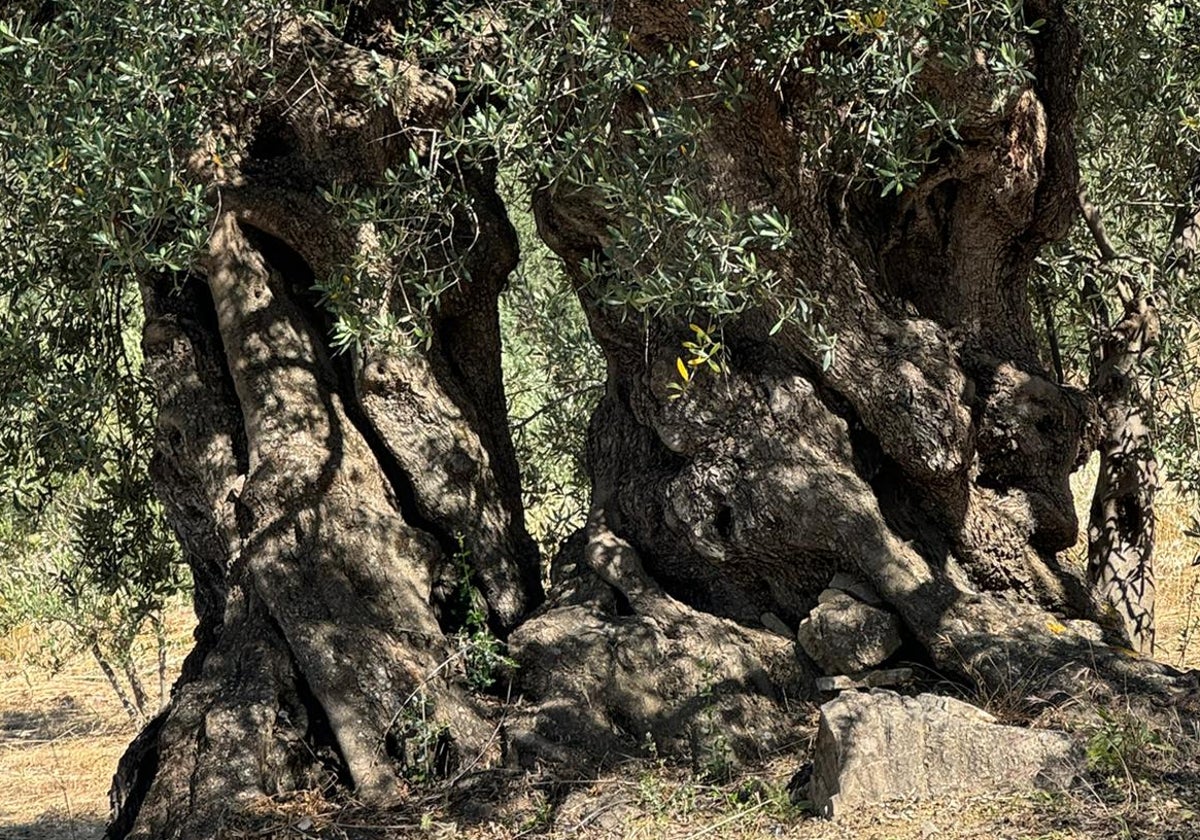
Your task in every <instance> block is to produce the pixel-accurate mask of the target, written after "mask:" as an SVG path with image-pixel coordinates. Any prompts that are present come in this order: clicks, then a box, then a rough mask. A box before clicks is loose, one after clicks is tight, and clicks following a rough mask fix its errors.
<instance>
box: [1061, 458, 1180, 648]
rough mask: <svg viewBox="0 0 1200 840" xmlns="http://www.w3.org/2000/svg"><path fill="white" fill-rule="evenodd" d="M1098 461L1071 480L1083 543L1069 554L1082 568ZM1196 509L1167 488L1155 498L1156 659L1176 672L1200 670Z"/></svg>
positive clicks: (1092, 462)
mask: <svg viewBox="0 0 1200 840" xmlns="http://www.w3.org/2000/svg"><path fill="white" fill-rule="evenodd" d="M1099 464H1100V457H1099V455H1093V456H1092V460H1091V461H1090V462H1089V463H1088V464H1087V466H1085V467H1084V468H1083V469H1081V470H1080V471H1079V472H1077V473H1075V475H1074V476H1072V477H1071V489H1072V491H1073V492H1074V496H1075V512H1076V513H1077V514H1078V517H1079V523H1080V534H1079V541H1078V542H1076V544H1075V547H1074V548H1073V549H1071V551H1069V552H1068V556H1070V557H1071V558H1072V559H1073V560H1074V561H1075V562H1076V563H1078V564H1080V566H1086V565H1087V522H1088V508H1089V506H1090V505H1091V502H1092V489H1093V488H1094V487H1095V485H1096V475H1097V473H1098V471H1099ZM1194 510H1195V508H1194V507H1193V506H1192V503H1191V502H1189V500H1188V499H1187V498H1185V497H1184V496H1183V495H1182V494H1180V493H1179V492H1178V491H1177V490H1175V489H1174V488H1173V487H1171V486H1170V485H1168V486H1167V487H1166V488H1165V489H1164V490H1163V491H1162V492H1161V493H1159V494H1158V497H1157V498H1156V500H1155V505H1154V513H1155V519H1156V532H1155V555H1154V565H1155V572H1156V575H1157V583H1158V593H1157V597H1158V600H1157V602H1156V606H1155V619H1156V621H1157V624H1158V637H1157V645H1156V650H1155V658H1156V659H1159V660H1161V661H1162V662H1166V663H1168V664H1170V665H1174V666H1176V667H1178V668H1200V566H1197V565H1193V563H1194V561H1195V560H1196V559H1197V558H1198V557H1200V543H1198V542H1197V540H1196V539H1195V538H1193V537H1189V536H1188V535H1187V533H1186V531H1187V528H1188V526H1189V524H1190V523H1191V518H1192V513H1193V511H1194Z"/></svg>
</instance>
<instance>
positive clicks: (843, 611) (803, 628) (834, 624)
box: [796, 593, 900, 674]
mask: <svg viewBox="0 0 1200 840" xmlns="http://www.w3.org/2000/svg"><path fill="white" fill-rule="evenodd" d="M796 638H797V639H798V640H799V642H800V647H802V648H803V649H804V652H805V653H807V654H808V655H809V656H810V657H811V658H812V660H813V661H814V662H816V663H817V664H818V665H819V666H820V667H821V670H822V671H824V672H825V673H826V674H857V673H859V672H860V671H866V670H867V669H869V668H873V667H875V666H876V665H878V664H879V663H881V662H883V661H884V660H885V659H887V658H888V657H889V656H891V655H892V654H893V653H895V652H896V650H897V648H899V647H900V619H899V618H897V617H896V615H895V614H893V613H890V612H887V611H885V610H881V609H878V608H876V607H871V606H868V605H866V604H864V603H862V602H860V601H857V600H855V599H854V598H851V597H850V596H849V595H846V594H844V593H838V595H837V596H836V597H833V598H830V599H829V600H827V601H825V602H824V603H820V604H817V606H816V607H814V608H813V611H812V612H811V613H809V614H808V618H806V619H804V621H802V622H800V629H799V630H798V631H797V633H796Z"/></svg>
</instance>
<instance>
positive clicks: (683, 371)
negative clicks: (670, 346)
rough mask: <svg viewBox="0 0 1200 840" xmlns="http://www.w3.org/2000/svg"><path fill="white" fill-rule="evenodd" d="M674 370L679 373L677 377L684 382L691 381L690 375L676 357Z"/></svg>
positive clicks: (685, 366)
mask: <svg viewBox="0 0 1200 840" xmlns="http://www.w3.org/2000/svg"><path fill="white" fill-rule="evenodd" d="M675 369H676V370H678V371H679V375H680V376H681V377H682V378H683V381H684V382H688V381H690V380H691V378H692V375H691V373H689V372H688V369H687V365H685V364H684V363H683V359H681V358H679V357H678V356H677V357H675Z"/></svg>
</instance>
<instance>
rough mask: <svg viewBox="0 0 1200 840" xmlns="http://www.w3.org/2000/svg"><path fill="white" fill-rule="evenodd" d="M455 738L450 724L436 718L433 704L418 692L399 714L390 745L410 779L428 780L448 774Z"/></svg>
mask: <svg viewBox="0 0 1200 840" xmlns="http://www.w3.org/2000/svg"><path fill="white" fill-rule="evenodd" d="M453 742H454V741H453V738H451V736H450V727H448V726H446V725H445V724H444V723H443V724H438V723H435V722H434V720H433V716H432V704H430V702H429V699H428V698H427V697H426V696H425V694H424V693H423V692H417V693H414V694H413V696H412V697H410V698H409V700H408V702H407V703H405V704H404V706H403V708H402V709H401V710H400V712H399V713H398V714H397V715H396V719H395V722H394V723H393V724H392V727H391V730H390V731H389V733H388V743H387V748H388V753H389V754H390V755H391V756H392V758H393V759H394V760H395V761H397V762H398V763H399V765H400V774H401V775H402V776H403V777H404V778H405V779H406V780H407V781H409V782H412V783H413V784H428V783H429V782H432V781H435V780H437V779H444V778H446V776H447V775H449V771H450V767H451V763H452V758H453V756H452V750H453Z"/></svg>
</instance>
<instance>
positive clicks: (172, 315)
mask: <svg viewBox="0 0 1200 840" xmlns="http://www.w3.org/2000/svg"><path fill="white" fill-rule="evenodd" d="M267 34H269V35H270V37H271V43H272V49H273V50H274V55H275V58H276V65H275V67H276V76H275V78H274V79H273V81H272V83H271V86H270V90H269V92H268V95H266V96H265V97H262V98H261V99H260V100H259V101H260V102H261V103H263V104H261V105H260V106H258V109H257V110H256V111H254V112H253V113H252V114H249V113H246V112H239V113H231V114H230V115H229V116H230V119H229V121H228V124H227V125H225V126H223V127H222V128H221V129H220V131H221V133H222V142H223V144H224V147H225V149H226V152H225V154H224V155H222V156H221V157H218V156H216V155H215V154H213V153H212V148H211V147H206V146H205V143H201V147H200V150H199V151H198V152H197V153H196V154H195V155H194V157H193V165H192V170H193V173H192V174H193V175H194V177H196V178H197V179H199V180H201V181H202V182H203V183H205V184H206V185H207V187H208V188H209V190H210V193H211V195H212V198H213V204H214V207H215V219H214V223H213V227H212V232H211V237H210V241H209V245H208V255H207V258H206V264H205V265H204V268H203V274H202V276H201V275H193V276H187V277H183V278H169V277H161V278H150V279H148V280H147V281H146V283H145V285H144V288H143V299H144V301H145V309H146V316H147V317H146V327H145V335H144V341H143V344H144V349H145V357H146V365H147V369H148V373H149V375H150V376H151V378H152V380H153V381H154V383H155V385H156V386H157V389H158V393H159V405H158V409H159V418H158V442H157V452H156V456H155V459H154V466H153V469H154V478H155V484H156V487H157V490H158V493H159V495H160V497H161V499H162V501H163V503H164V505H165V508H166V511H167V515H168V518H169V520H170V522H171V524H172V525H173V526H174V528H175V530H176V532H177V534H178V536H179V538H180V541H181V543H182V545H183V549H184V552H185V556H186V558H187V561H188V563H189V565H190V566H191V569H192V573H193V577H194V579H195V583H196V608H197V614H198V617H199V628H198V630H197V634H196V639H197V647H196V649H195V651H194V652H193V653H192V654H191V656H190V657H189V658H188V661H187V664H186V665H185V668H184V673H183V676H182V678H181V679H180V681H179V683H178V684H177V685H176V687H175V689H174V691H173V694H172V700H171V703H170V706H169V707H168V708H167V709H166V711H164V712H163V713H162V714H161V715H160V716H159V717H158V718H157V719H156V720H155V721H153V722H152V724H151V725H150V726H149V727H148V728H147V729H146V730H145V731H144V732H143V733H142V734H141V735H140V736H139V738H138V739H137V741H136V742H135V743H134V744H133V745H132V746H131V747H130V749H129V751H128V753H127V755H126V756H125V758H124V759H123V760H122V762H121V766H120V768H119V771H118V773H117V777H116V779H115V780H114V786H113V804H114V821H113V823H112V825H111V826H110V828H109V833H108V836H109V837H112V838H120V837H141V838H160V837H161V838H167V837H170V838H185V840H188V839H190V838H205V837H211V836H213V835H214V834H215V833H216V831H217V829H218V828H219V827H220V825H221V823H222V820H223V818H224V815H226V814H227V813H230V812H236V811H237V809H238V808H239V807H240V806H241V805H242V804H244V803H245V802H246V801H247V800H249V799H252V798H254V797H256V796H262V795H273V794H278V793H285V792H288V791H292V790H297V789H302V788H308V787H319V786H322V785H324V784H326V783H328V782H329V781H330V780H334V781H336V782H339V783H342V784H345V785H347V786H349V787H350V788H351V789H352V790H353V791H354V795H355V796H356V797H358V798H359V799H361V800H363V801H366V802H376V803H379V802H385V801H387V800H388V799H389V798H391V797H393V796H395V795H396V794H397V793H398V792H399V791H400V790H401V788H402V785H403V783H404V779H405V778H410V777H414V776H417V777H424V776H430V775H436V774H438V773H445V772H448V771H449V770H450V769H452V768H453V767H454V766H455V764H456V763H457V762H459V761H471V760H473V759H475V757H476V756H477V755H478V754H479V753H480V751H482V750H484V749H485V748H486V746H487V745H488V744H489V743H490V741H491V737H490V736H491V734H492V732H493V729H494V726H493V725H491V724H488V723H487V722H486V721H485V719H484V716H485V713H484V711H483V710H482V709H481V708H480V706H479V704H478V703H477V701H476V700H474V699H473V698H472V697H471V696H470V695H469V694H468V692H467V691H466V690H465V688H464V683H463V680H462V679H461V677H462V673H461V672H462V662H461V657H460V655H459V654H457V653H456V652H455V650H456V649H455V647H454V645H452V644H451V643H450V638H449V637H450V635H451V634H453V633H454V632H456V631H457V630H459V629H461V626H462V621H463V613H464V608H463V605H462V604H458V603H455V598H456V597H458V596H459V595H460V594H461V593H462V592H463V591H464V584H470V586H473V587H475V588H477V589H478V591H479V592H481V593H482V596H483V597H484V599H485V600H486V603H487V607H488V611H489V623H490V624H491V626H492V627H493V629H495V630H496V631H497V632H500V633H505V632H506V631H507V630H508V629H509V628H511V627H513V626H514V625H515V624H516V623H517V622H518V621H519V620H520V619H521V618H522V616H524V615H525V614H526V613H527V612H528V611H529V610H530V609H531V608H532V607H534V606H536V604H537V603H538V602H539V601H540V599H541V585H540V578H539V573H538V565H537V556H536V551H535V549H534V547H533V544H532V541H531V540H530V539H529V537H528V535H527V534H526V532H525V530H524V526H523V519H522V511H521V503H520V495H519V481H518V474H517V468H516V463H515V459H514V456H513V450H512V446H511V442H510V441H509V439H508V436H507V424H506V421H505V415H504V392H503V386H502V383H501V381H500V371H499V329H498V319H497V312H496V297H497V295H498V293H499V290H500V287H501V286H502V284H503V283H504V281H505V277H506V276H507V274H508V272H509V271H510V270H511V268H512V267H513V266H514V264H515V261H516V241H515V236H514V234H513V231H512V229H511V227H510V226H509V224H508V222H507V219H506V218H505V216H504V213H503V208H502V207H501V206H500V204H499V202H498V200H497V199H496V197H495V194H494V190H493V184H492V176H491V174H490V173H489V172H487V171H485V170H483V169H480V168H479V167H473V166H472V165H471V163H470V162H467V161H461V162H452V163H451V164H449V165H448V166H447V169H446V172H445V176H446V177H457V178H460V179H461V186H462V187H463V189H464V190H465V191H466V193H467V194H468V195H469V196H470V197H471V200H472V202H473V203H472V207H471V210H472V212H473V220H474V221H473V223H472V224H473V226H472V228H471V230H469V231H467V232H466V233H463V232H462V231H459V232H457V234H456V235H459V236H466V237H467V239H468V240H474V241H475V246H474V250H473V251H472V252H471V254H470V255H468V256H467V258H466V259H467V263H468V266H469V280H468V279H466V276H465V274H464V278H463V280H462V282H461V283H459V284H458V285H457V286H456V287H455V288H454V289H453V290H452V291H451V292H449V293H448V294H447V296H446V299H445V300H444V302H443V306H442V308H441V310H440V312H439V313H438V315H437V317H436V320H435V325H434V327H435V336H434V341H433V342H432V347H431V348H430V349H429V350H428V352H425V353H410V354H403V355H396V354H391V353H388V352H384V351H382V350H379V349H377V348H373V347H370V346H368V347H366V348H365V349H364V350H363V352H362V353H361V355H360V356H357V357H350V356H348V355H342V356H335V355H334V354H331V352H330V351H329V348H328V346H327V340H328V334H327V328H326V325H325V323H324V322H323V320H322V317H321V315H320V313H319V312H318V310H317V309H316V307H315V306H314V304H313V300H312V297H311V294H310V289H311V287H312V286H313V283H314V279H315V278H319V277H321V276H322V275H323V273H324V272H328V271H331V270H332V269H333V267H335V266H340V265H348V264H351V263H353V262H354V260H355V258H356V257H357V258H362V259H364V260H367V261H373V262H371V264H372V265H376V266H379V265H381V264H386V261H387V259H388V258H389V255H386V254H380V253H378V252H377V251H372V250H371V247H372V243H373V242H374V241H375V240H374V238H373V236H372V232H371V231H370V230H369V229H367V228H366V227H365V226H360V227H358V228H357V229H356V228H353V227H352V226H347V225H342V224H340V223H339V220H337V219H334V218H331V217H330V209H329V207H328V205H327V204H325V203H324V202H323V201H322V200H321V199H319V198H318V191H319V190H322V189H325V190H328V189H331V188H332V187H333V186H334V185H341V186H343V187H344V186H346V185H359V186H370V185H372V184H373V183H375V182H376V181H377V180H378V179H381V178H382V177H383V175H384V170H385V169H386V168H388V167H393V166H399V165H400V164H401V163H402V162H404V161H406V160H407V159H408V156H409V152H410V149H411V150H413V151H415V152H416V153H417V154H418V156H420V155H423V154H425V153H426V151H427V149H426V148H425V147H424V146H422V140H421V138H422V137H427V136H428V131H427V130H428V129H429V128H433V127H436V126H437V125H438V124H439V121H440V120H442V119H444V118H445V117H446V115H447V114H448V113H449V112H450V109H451V108H452V107H453V106H454V99H455V92H454V90H453V88H452V87H451V86H450V85H449V84H448V83H446V82H444V81H442V80H440V79H438V78H435V77H432V76H429V75H428V74H425V73H423V72H421V71H419V70H418V69H417V68H415V67H413V66H407V65H402V64H390V63H389V65H390V66H389V68H385V69H390V70H391V71H393V73H394V76H395V78H397V79H398V80H399V82H398V83H397V84H396V86H395V87H394V89H393V90H391V91H389V92H388V95H387V96H385V97H383V98H382V100H383V101H382V103H381V101H380V98H379V97H378V96H377V94H378V91H377V90H374V89H372V87H371V84H372V81H371V80H372V79H378V78H380V74H379V73H378V72H377V71H378V67H377V66H376V65H375V62H376V61H378V60H379V59H377V58H375V57H372V56H369V55H368V54H367V53H364V52H360V51H359V50H357V49H355V48H354V47H352V46H350V45H348V44H347V43H345V42H343V41H341V40H339V39H337V38H335V37H333V36H332V35H330V34H329V33H328V32H327V31H325V30H324V29H322V28H320V27H317V26H315V25H309V24H304V23H301V22H299V21H295V20H285V21H284V22H283V24H282V25H281V26H280V27H279V28H278V29H277V30H275V31H273V32H271V33H267ZM312 89H319V90H320V92H321V95H320V96H316V95H313V96H305V95H302V94H303V92H304V91H306V90H309V91H311V90H312ZM423 130H424V131H423ZM212 140H213V138H209V139H208V140H207V141H206V142H207V143H209V144H211V142H212ZM230 149H232V150H235V151H233V152H231V151H228V150H230ZM381 270H386V267H385V268H384V269H381ZM401 282H402V281H401ZM397 296H399V292H397ZM384 303H385V305H386V304H388V303H389V301H385V302H384ZM391 303H394V301H393V302H391ZM464 576H466V577H467V580H466V581H464V580H463V579H462V578H463V577H464Z"/></svg>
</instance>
